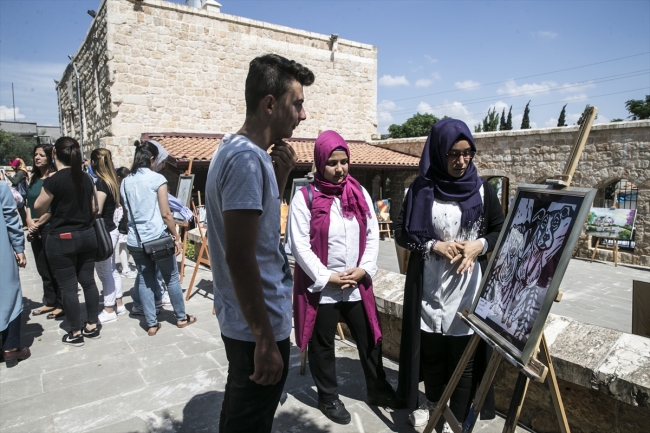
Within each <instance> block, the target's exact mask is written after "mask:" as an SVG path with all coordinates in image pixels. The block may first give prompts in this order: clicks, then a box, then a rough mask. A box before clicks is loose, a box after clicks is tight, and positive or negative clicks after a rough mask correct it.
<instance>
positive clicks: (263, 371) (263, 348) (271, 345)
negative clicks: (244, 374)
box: [249, 337, 284, 386]
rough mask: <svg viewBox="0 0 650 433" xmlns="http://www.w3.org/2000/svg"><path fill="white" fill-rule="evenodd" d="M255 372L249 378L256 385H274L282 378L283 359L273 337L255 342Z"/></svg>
mask: <svg viewBox="0 0 650 433" xmlns="http://www.w3.org/2000/svg"><path fill="white" fill-rule="evenodd" d="M253 362H254V363H255V372H254V373H253V375H252V376H249V379H250V380H252V381H253V382H255V383H256V384H258V385H263V386H266V385H275V384H276V383H278V382H279V381H280V379H282V371H283V370H284V361H282V355H280V350H279V349H278V345H277V343H276V342H275V339H274V338H272V337H271V338H270V339H268V338H267V339H264V340H263V341H260V342H257V343H255V355H254V361H253Z"/></svg>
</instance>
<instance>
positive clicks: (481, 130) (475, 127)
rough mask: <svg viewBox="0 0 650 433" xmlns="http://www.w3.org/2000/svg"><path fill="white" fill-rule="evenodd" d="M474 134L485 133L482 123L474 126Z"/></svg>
mask: <svg viewBox="0 0 650 433" xmlns="http://www.w3.org/2000/svg"><path fill="white" fill-rule="evenodd" d="M474 132H483V127H482V126H481V124H480V123H479V124H476V125H474Z"/></svg>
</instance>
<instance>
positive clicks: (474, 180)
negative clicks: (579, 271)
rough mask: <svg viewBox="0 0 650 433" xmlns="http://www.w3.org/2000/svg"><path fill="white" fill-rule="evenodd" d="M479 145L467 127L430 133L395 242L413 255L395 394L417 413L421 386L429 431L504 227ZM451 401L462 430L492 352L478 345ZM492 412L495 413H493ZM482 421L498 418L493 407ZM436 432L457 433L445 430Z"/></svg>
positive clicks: (453, 124) (415, 417) (415, 418)
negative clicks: (481, 172) (463, 315)
mask: <svg viewBox="0 0 650 433" xmlns="http://www.w3.org/2000/svg"><path fill="white" fill-rule="evenodd" d="M475 155H476V145H475V144H474V138H473V137H472V133H471V132H470V130H469V128H468V127H467V125H465V123H464V122H462V121H460V120H456V119H443V120H440V121H438V122H436V123H434V125H433V126H432V127H431V132H430V133H429V138H428V139H427V142H426V144H425V146H424V150H423V152H422V158H421V161H420V175H419V176H418V177H417V178H416V179H415V180H414V181H413V183H412V184H411V186H410V188H409V190H408V193H407V195H406V198H405V200H404V204H403V205H402V210H401V212H400V215H399V218H398V220H397V223H396V225H395V241H396V242H397V244H398V245H400V246H401V247H403V248H407V249H409V250H411V251H412V253H411V257H410V259H409V264H408V269H407V271H406V282H405V288H404V302H403V306H404V310H403V320H402V338H401V346H400V356H399V384H398V388H397V393H398V394H399V395H400V396H401V397H403V398H404V399H405V400H406V401H407V403H408V406H409V407H411V408H412V409H416V408H417V406H418V383H419V382H420V380H423V381H424V390H425V395H426V401H425V402H424V403H423V404H422V405H421V406H420V407H419V408H418V409H416V410H414V411H413V412H412V413H411V414H410V416H409V421H410V422H411V424H413V425H415V426H420V425H424V424H426V422H427V421H428V419H429V414H430V412H431V411H432V410H433V409H434V408H435V405H436V404H438V403H442V404H446V402H439V400H440V397H441V396H442V393H443V391H444V389H445V386H446V385H447V382H448V381H449V379H450V377H451V374H452V373H453V371H454V369H455V368H456V365H457V364H458V362H459V360H460V358H461V356H462V354H463V352H464V350H465V348H466V347H467V344H468V342H469V340H470V337H471V334H472V330H471V329H470V328H469V327H468V326H467V325H465V324H464V323H463V322H462V321H461V320H460V319H459V318H458V317H456V313H457V312H462V311H463V309H464V308H466V307H467V308H469V307H470V306H471V305H472V302H473V300H474V297H475V296H476V294H477V292H478V288H479V285H480V283H481V276H482V273H483V272H485V267H486V266H487V256H486V254H487V253H489V252H490V251H492V250H493V249H494V246H495V244H496V241H497V238H498V237H499V233H500V231H501V227H502V226H503V221H504V217H503V212H502V210H501V204H500V203H499V199H498V197H497V194H496V191H495V190H494V188H492V187H491V186H490V184H489V183H487V182H483V181H482V180H481V178H479V177H478V173H477V169H476V166H475V165H474V162H473V158H474V156H475ZM479 347H480V350H478V351H477V352H476V354H475V356H474V358H473V359H472V360H470V362H469V363H468V364H467V367H466V368H465V371H464V372H463V374H462V377H461V378H460V381H459V382H458V385H457V387H456V390H455V391H454V393H453V394H452V396H451V399H450V405H449V407H450V409H451V411H452V412H453V414H454V415H455V416H456V419H457V420H458V421H460V422H461V423H462V422H463V421H464V420H465V417H466V416H467V411H468V410H469V403H470V402H471V396H472V392H473V391H474V390H475V389H476V385H477V382H478V381H480V379H481V377H482V374H483V371H484V370H485V360H486V356H487V353H486V345H485V344H481V345H479ZM489 406H492V413H489V412H490V411H489ZM481 416H482V418H483V419H486V418H487V419H489V418H493V417H494V412H493V402H492V404H489V402H486V404H485V405H484V407H483V412H482V414H481ZM437 428H438V429H439V430H440V429H443V432H445V433H446V432H451V428H450V427H449V425H447V424H446V423H444V422H442V421H441V422H440V424H439V425H438V426H437Z"/></svg>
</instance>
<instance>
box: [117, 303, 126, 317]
mask: <svg viewBox="0 0 650 433" xmlns="http://www.w3.org/2000/svg"><path fill="white" fill-rule="evenodd" d="M115 313H117V315H118V316H121V315H122V314H126V313H128V311H126V307H125V306H124V305H117V306H116V308H115Z"/></svg>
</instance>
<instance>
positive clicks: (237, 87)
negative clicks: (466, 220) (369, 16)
mask: <svg viewBox="0 0 650 433" xmlns="http://www.w3.org/2000/svg"><path fill="white" fill-rule="evenodd" d="M98 41H101V43H100V44H98ZM86 53H88V54H86ZM90 53H94V54H96V55H98V57H99V59H100V61H101V65H100V69H102V77H100V88H101V89H102V92H106V93H107V94H108V95H109V98H110V99H109V100H107V101H106V102H107V103H108V109H106V110H104V109H103V110H102V111H101V116H99V117H101V119H98V118H92V119H91V118H87V119H86V122H87V123H88V124H89V136H90V137H91V138H92V140H91V141H92V142H93V144H94V145H102V146H106V147H107V148H109V149H110V150H111V151H113V153H114V154H115V155H116V156H117V159H118V160H120V162H118V165H119V164H124V163H125V162H126V161H125V160H127V159H129V158H130V157H131V156H132V152H133V148H132V146H131V145H132V143H133V140H135V139H138V138H139V137H140V135H141V133H143V132H152V131H153V132H168V131H187V132H214V133H220V132H231V131H234V130H236V129H238V128H239V127H240V126H241V124H242V123H243V121H244V117H245V101H244V83H245V79H246V74H247V71H248V64H249V62H250V61H251V60H252V59H253V58H254V57H256V56H259V55H262V54H265V53H277V54H280V55H282V56H285V57H288V58H290V59H294V60H296V61H298V62H300V63H302V64H303V65H305V66H307V67H309V68H310V69H311V70H312V71H313V72H314V74H315V75H316V82H315V83H314V84H313V85H312V86H310V87H307V88H305V110H306V111H307V120H306V121H305V122H303V123H302V125H301V126H299V127H298V128H297V129H296V130H295V131H294V136H295V137H306V138H308V137H316V136H317V135H318V134H319V132H320V131H322V130H325V129H335V130H337V131H339V132H340V133H341V134H342V135H343V136H345V137H346V138H349V139H357V140H359V139H362V140H369V139H371V138H372V137H373V136H374V135H375V134H376V129H377V119H376V104H377V48H376V47H373V46H371V45H366V44H361V43H357V42H353V41H348V40H345V39H339V40H338V45H337V49H336V51H335V52H333V51H332V42H331V41H330V37H329V36H326V35H321V34H316V33H311V32H307V31H302V30H296V29H292V28H288V27H283V26H278V25H273V24H268V23H264V22H259V21H254V20H249V19H245V18H241V17H236V16H232V15H227V14H222V13H219V12H216V11H212V10H204V9H198V8H194V7H189V6H185V5H181V4H176V3H170V2H165V1H160V0H144V1H133V0H104V2H103V3H102V5H101V6H100V8H99V10H98V16H97V18H95V21H94V23H93V25H92V27H91V29H90V31H89V34H88V35H87V37H86V39H85V41H84V43H83V44H82V46H81V48H80V50H79V53H78V54H77V56H76V62H77V63H78V66H77V67H78V68H80V70H82V71H83V73H82V75H83V78H82V80H83V81H84V83H86V84H85V85H84V88H83V89H82V95H83V98H84V106H85V107H86V110H87V112H88V113H90V110H91V109H92V107H95V99H96V98H95V96H94V93H93V91H92V86H91V84H90V83H92V80H91V79H90V78H92V75H93V64H92V62H91V61H90V60H91V59H90V56H89V54H90ZM103 69H106V70H107V71H108V72H107V73H105V72H106V71H103ZM70 72H71V68H68V70H66V73H65V74H64V76H63V78H62V80H61V88H62V89H66V88H68V87H69V86H70V85H71V83H72V81H73V77H72V76H71V75H70ZM104 75H107V76H108V78H109V79H108V80H105V79H104V78H103V76H104ZM102 102H104V101H102ZM61 107H62V109H63V110H64V111H65V112H66V113H67V112H70V113H73V110H74V101H70V100H69V98H63V99H62V100H61ZM102 108H106V106H105V105H102ZM69 117H70V116H68V117H67V118H66V120H67V122H64V123H66V124H67V125H70V121H69V120H68V118H69ZM95 123H96V124H97V125H95ZM106 124H109V125H111V127H110V128H105V127H103V126H102V125H106ZM68 128H69V129H68V130H69V131H70V133H71V134H78V131H77V129H78V127H76V126H75V127H74V129H73V128H72V127H71V126H68Z"/></svg>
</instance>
